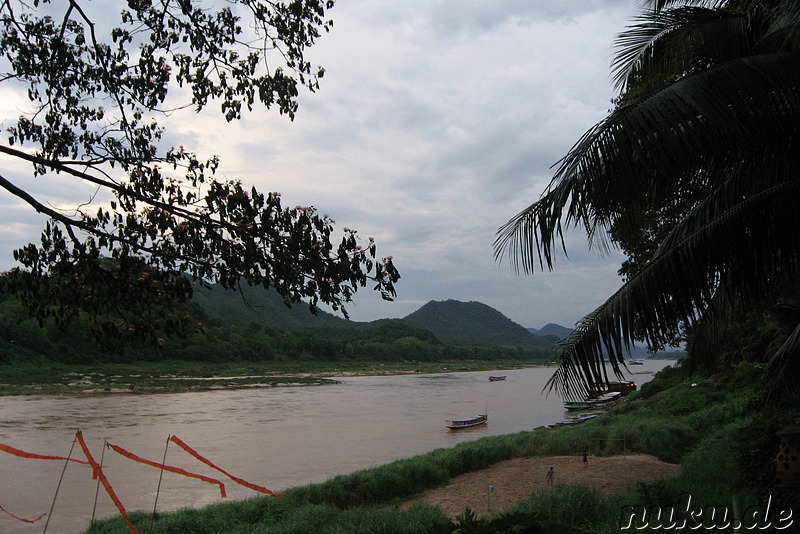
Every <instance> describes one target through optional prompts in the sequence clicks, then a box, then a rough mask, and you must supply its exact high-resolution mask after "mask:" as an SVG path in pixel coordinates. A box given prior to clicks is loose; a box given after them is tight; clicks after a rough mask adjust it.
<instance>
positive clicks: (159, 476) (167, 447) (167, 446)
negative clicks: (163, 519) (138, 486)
mask: <svg viewBox="0 0 800 534" xmlns="http://www.w3.org/2000/svg"><path fill="white" fill-rule="evenodd" d="M171 437H172V436H167V445H166V446H165V447H164V458H163V459H162V460H161V474H159V475H158V487H157V488H156V500H155V502H154V503H153V517H151V518H150V529H149V531H150V532H153V523H155V521H156V507H157V506H158V495H159V493H161V479H163V478H164V465H165V464H166V463H167V451H168V450H169V439H170V438H171Z"/></svg>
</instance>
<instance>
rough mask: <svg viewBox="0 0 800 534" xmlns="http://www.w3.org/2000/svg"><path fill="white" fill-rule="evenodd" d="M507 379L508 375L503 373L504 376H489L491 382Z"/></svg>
mask: <svg viewBox="0 0 800 534" xmlns="http://www.w3.org/2000/svg"><path fill="white" fill-rule="evenodd" d="M505 379H506V375H503V376H490V377H489V381H490V382H499V381H501V380H505Z"/></svg>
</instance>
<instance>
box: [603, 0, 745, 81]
mask: <svg viewBox="0 0 800 534" xmlns="http://www.w3.org/2000/svg"><path fill="white" fill-rule="evenodd" d="M637 20H638V22H637V23H636V24H634V25H633V26H630V27H629V29H628V30H626V31H624V32H622V33H621V34H619V35H618V36H617V39H616V41H615V46H616V48H617V49H618V53H617V56H616V58H615V59H614V61H613V63H612V65H611V67H612V75H613V76H612V79H613V81H614V85H615V86H616V88H617V89H618V90H620V91H621V92H622V91H626V90H628V89H629V88H630V87H632V86H634V85H645V86H648V85H656V84H668V83H672V82H673V81H675V80H676V79H679V78H682V77H684V76H686V75H688V74H689V73H691V72H694V71H696V70H698V69H706V68H708V67H709V66H710V65H714V64H719V63H722V62H725V61H729V60H731V59H735V58H738V57H742V56H745V55H749V54H750V53H752V48H753V33H752V31H751V27H750V26H751V20H750V17H748V16H747V15H744V14H734V13H730V12H727V11H724V10H719V9H707V8H702V7H685V8H680V9H674V10H669V11H649V12H646V13H644V14H642V15H641V16H640V17H639V18H638V19H637Z"/></svg>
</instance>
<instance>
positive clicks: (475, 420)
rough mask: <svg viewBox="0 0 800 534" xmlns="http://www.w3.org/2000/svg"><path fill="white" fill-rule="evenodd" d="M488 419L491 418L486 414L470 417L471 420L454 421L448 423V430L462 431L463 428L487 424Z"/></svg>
mask: <svg viewBox="0 0 800 534" xmlns="http://www.w3.org/2000/svg"><path fill="white" fill-rule="evenodd" d="M488 419H489V416H488V415H487V414H485V413H483V414H480V415H477V416H475V417H470V418H469V419H453V420H451V421H447V428H449V429H450V430H461V429H462V428H470V427H473V426H478V425H483V424H486V421H487V420H488Z"/></svg>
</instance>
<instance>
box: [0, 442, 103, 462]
mask: <svg viewBox="0 0 800 534" xmlns="http://www.w3.org/2000/svg"><path fill="white" fill-rule="evenodd" d="M0 451H3V452H7V453H9V454H13V455H14V456H19V457H20V458H34V459H37V460H69V461H70V462H77V463H79V464H84V465H89V462H87V461H85V460H78V459H76V458H66V457H64V456H45V455H44V454H34V453H32V452H25V451H21V450H19V449H15V448H14V447H11V446H9V445H3V444H2V443H0Z"/></svg>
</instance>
